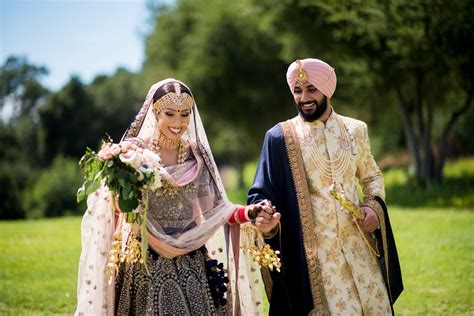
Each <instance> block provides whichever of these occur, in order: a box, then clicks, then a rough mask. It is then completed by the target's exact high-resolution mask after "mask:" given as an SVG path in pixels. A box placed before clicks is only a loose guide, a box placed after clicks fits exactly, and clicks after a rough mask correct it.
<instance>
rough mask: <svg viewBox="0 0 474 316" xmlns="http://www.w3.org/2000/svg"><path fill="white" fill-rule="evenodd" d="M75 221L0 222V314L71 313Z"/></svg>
mask: <svg viewBox="0 0 474 316" xmlns="http://www.w3.org/2000/svg"><path fill="white" fill-rule="evenodd" d="M80 221H81V219H80V217H66V218H58V219H48V220H37V221H12V222H6V221H2V222H0V232H1V237H0V280H1V281H0V315H5V314H6V315H18V314H21V315H32V314H35V315H37V314H53V313H54V314H69V315H71V314H72V313H73V312H74V310H75V304H76V283H77V266H78V262H79V256H80V251H81V245H80V243H81V241H80Z"/></svg>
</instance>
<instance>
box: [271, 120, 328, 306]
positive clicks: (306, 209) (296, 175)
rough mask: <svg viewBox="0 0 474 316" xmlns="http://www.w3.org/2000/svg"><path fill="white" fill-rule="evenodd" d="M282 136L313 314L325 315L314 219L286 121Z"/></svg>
mask: <svg viewBox="0 0 474 316" xmlns="http://www.w3.org/2000/svg"><path fill="white" fill-rule="evenodd" d="M280 126H281V128H282V130H283V135H284V139H285V145H286V149H287V153H288V160H289V162H290V169H291V173H292V175H293V180H294V183H295V190H296V197H297V200H298V208H299V211H300V223H301V228H302V232H303V243H304V249H305V257H306V262H307V264H308V274H309V281H310V284H311V294H312V297H313V304H314V307H315V310H313V311H312V312H311V314H314V315H329V307H328V304H327V300H326V295H325V293H324V287H323V282H322V275H321V268H320V266H319V260H318V256H317V252H316V247H317V241H316V235H315V234H314V229H315V227H316V225H315V219H314V214H313V211H312V207H311V201H310V195H309V190H308V184H307V182H306V176H305V171H304V170H305V169H304V164H303V160H302V155H301V152H300V148H299V146H298V145H297V141H296V135H295V132H294V130H293V127H292V126H291V123H290V122H289V121H286V122H283V123H281V124H280Z"/></svg>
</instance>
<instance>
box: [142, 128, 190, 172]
mask: <svg viewBox="0 0 474 316" xmlns="http://www.w3.org/2000/svg"><path fill="white" fill-rule="evenodd" d="M156 134H158V135H156ZM156 134H155V137H153V140H152V141H151V146H150V147H151V149H152V150H153V151H155V152H157V153H159V152H160V149H178V158H177V163H178V165H179V164H182V163H184V161H185V160H186V144H185V142H184V140H183V139H182V138H179V139H169V138H168V137H166V136H165V135H163V134H162V133H160V132H159V131H157V132H156Z"/></svg>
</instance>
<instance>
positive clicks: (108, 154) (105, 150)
mask: <svg viewBox="0 0 474 316" xmlns="http://www.w3.org/2000/svg"><path fill="white" fill-rule="evenodd" d="M97 155H98V156H99V158H100V159H103V160H110V159H112V157H113V153H112V151H111V150H110V144H109V143H104V144H102V148H101V149H100V151H99V153H98V154H97Z"/></svg>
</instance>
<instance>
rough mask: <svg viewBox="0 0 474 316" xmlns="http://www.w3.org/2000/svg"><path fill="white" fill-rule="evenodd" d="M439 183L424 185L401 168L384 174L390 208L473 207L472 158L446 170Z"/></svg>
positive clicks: (473, 165) (452, 165) (473, 171)
mask: <svg viewBox="0 0 474 316" xmlns="http://www.w3.org/2000/svg"><path fill="white" fill-rule="evenodd" d="M445 169H446V170H445V178H444V180H443V182H442V183H439V184H432V185H428V186H426V185H424V184H423V183H420V182H419V181H417V180H416V179H415V178H413V176H411V175H410V173H409V172H408V170H406V169H404V168H394V169H390V170H387V171H385V172H384V173H383V174H384V179H385V191H386V192H385V195H386V197H387V203H388V204H389V205H399V206H406V207H421V208H424V207H427V206H428V207H453V208H469V207H472V205H474V158H464V159H459V160H458V161H456V162H454V163H449V162H448V164H447V165H446V167H445Z"/></svg>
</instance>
